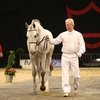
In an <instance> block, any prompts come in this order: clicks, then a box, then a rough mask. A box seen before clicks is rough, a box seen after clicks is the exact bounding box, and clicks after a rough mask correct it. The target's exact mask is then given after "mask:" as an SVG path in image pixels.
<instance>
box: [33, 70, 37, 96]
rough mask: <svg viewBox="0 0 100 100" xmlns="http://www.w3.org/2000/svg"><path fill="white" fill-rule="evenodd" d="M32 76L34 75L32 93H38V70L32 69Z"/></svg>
mask: <svg viewBox="0 0 100 100" xmlns="http://www.w3.org/2000/svg"><path fill="white" fill-rule="evenodd" d="M32 76H33V92H32V94H37V90H36V87H37V86H36V70H34V69H33V70H32Z"/></svg>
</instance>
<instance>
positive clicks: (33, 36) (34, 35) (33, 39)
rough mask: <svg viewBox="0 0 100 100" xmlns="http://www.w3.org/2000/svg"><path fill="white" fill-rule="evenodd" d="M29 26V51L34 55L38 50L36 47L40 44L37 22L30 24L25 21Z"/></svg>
mask: <svg viewBox="0 0 100 100" xmlns="http://www.w3.org/2000/svg"><path fill="white" fill-rule="evenodd" d="M25 26H26V28H27V35H26V36H27V46H28V50H29V52H30V53H31V54H32V55H33V54H34V53H35V52H36V48H37V45H38V31H37V30H36V26H35V24H32V23H31V24H30V25H28V24H27V23H25Z"/></svg>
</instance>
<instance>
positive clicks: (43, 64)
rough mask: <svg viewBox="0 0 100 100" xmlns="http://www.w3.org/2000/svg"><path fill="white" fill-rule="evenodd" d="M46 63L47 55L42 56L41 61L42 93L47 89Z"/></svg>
mask: <svg viewBox="0 0 100 100" xmlns="http://www.w3.org/2000/svg"><path fill="white" fill-rule="evenodd" d="M45 61H46V55H43V56H42V59H41V79H42V80H41V83H42V84H41V86H40V90H41V91H45V89H46V87H45V79H44V78H45Z"/></svg>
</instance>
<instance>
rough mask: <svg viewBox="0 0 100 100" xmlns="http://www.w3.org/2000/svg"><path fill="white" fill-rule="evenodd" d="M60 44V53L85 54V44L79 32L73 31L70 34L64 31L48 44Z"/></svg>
mask: <svg viewBox="0 0 100 100" xmlns="http://www.w3.org/2000/svg"><path fill="white" fill-rule="evenodd" d="M61 42H62V50H61V51H62V53H81V54H83V53H84V52H85V43H84V39H83V36H82V34H81V33H80V32H78V31H75V30H73V31H72V32H69V31H65V32H62V33H61V34H59V35H58V36H57V37H56V38H54V39H51V38H50V43H51V44H54V45H58V44H60V43H61Z"/></svg>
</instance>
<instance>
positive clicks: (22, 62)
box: [20, 59, 61, 69]
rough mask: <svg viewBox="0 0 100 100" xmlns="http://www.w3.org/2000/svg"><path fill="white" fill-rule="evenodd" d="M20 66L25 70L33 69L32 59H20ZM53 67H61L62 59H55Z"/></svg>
mask: <svg viewBox="0 0 100 100" xmlns="http://www.w3.org/2000/svg"><path fill="white" fill-rule="evenodd" d="M20 65H21V66H22V68H23V69H32V63H31V61H30V59H20ZM52 65H53V67H61V60H60V59H53V60H52Z"/></svg>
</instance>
